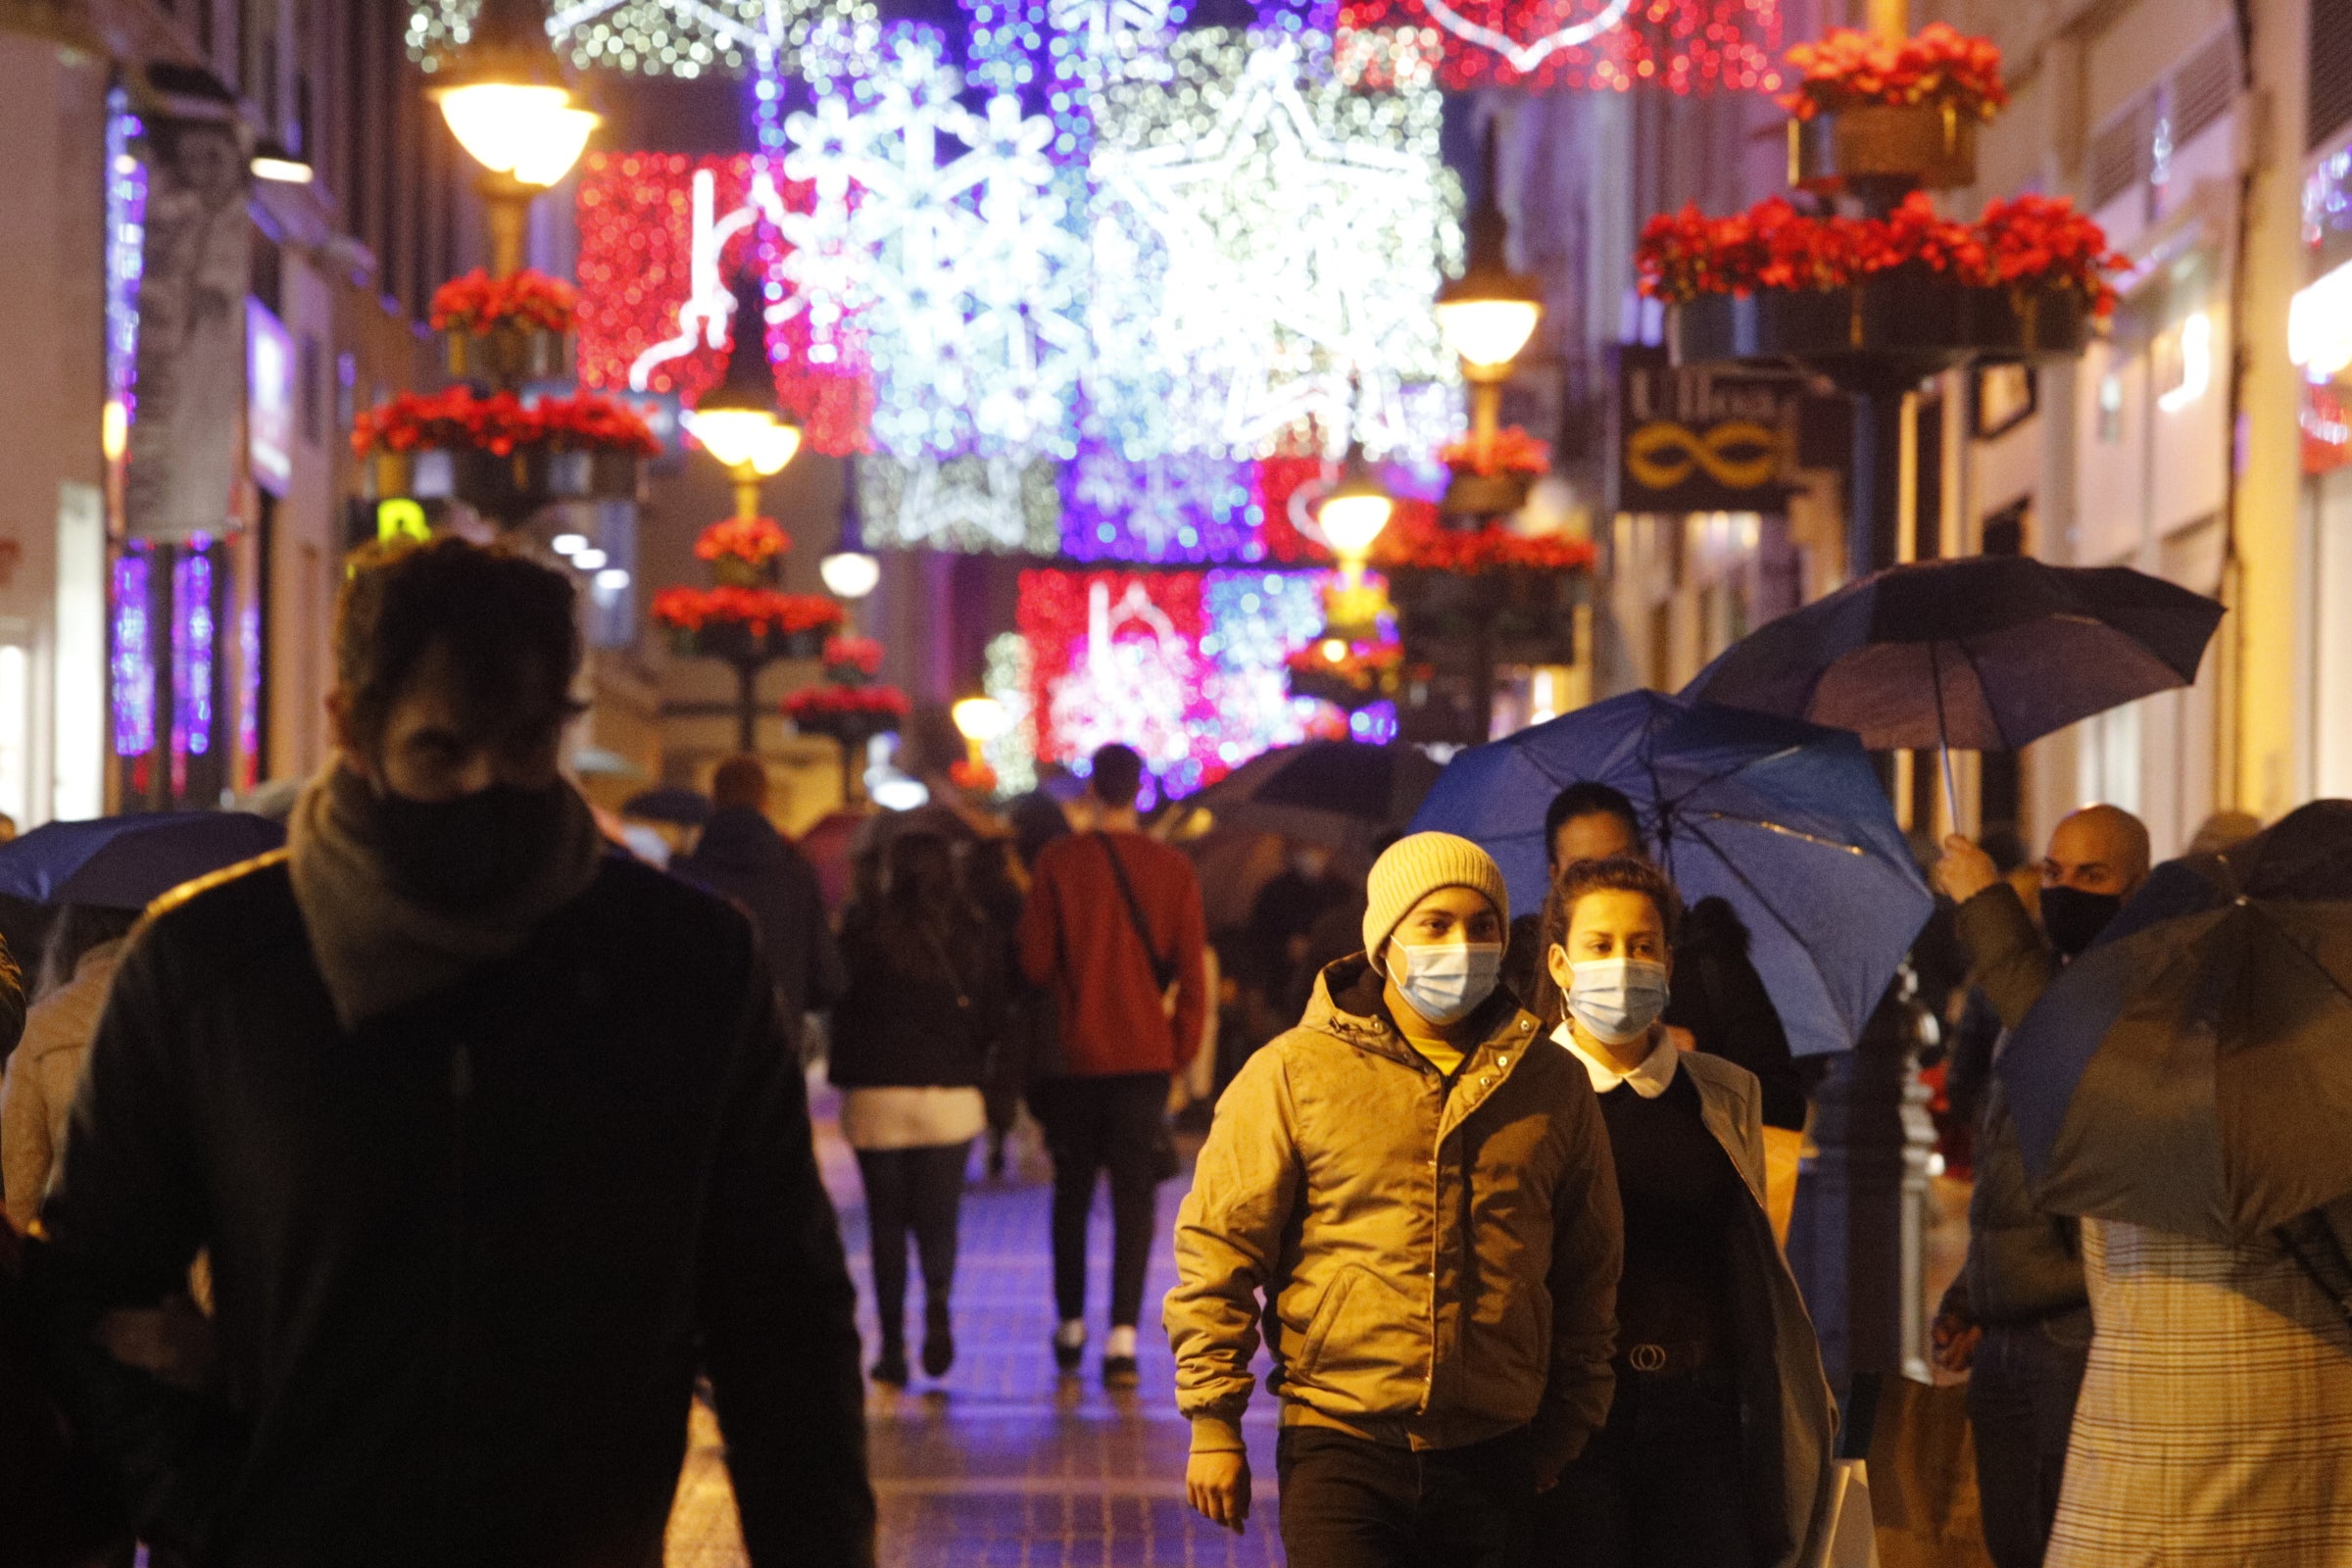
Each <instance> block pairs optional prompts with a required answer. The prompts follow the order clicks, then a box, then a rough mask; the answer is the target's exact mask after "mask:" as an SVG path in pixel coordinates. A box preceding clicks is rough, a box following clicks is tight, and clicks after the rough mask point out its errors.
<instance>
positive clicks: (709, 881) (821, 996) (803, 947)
mask: <svg viewBox="0 0 2352 1568" xmlns="http://www.w3.org/2000/svg"><path fill="white" fill-rule="evenodd" d="M669 868H670V869H671V870H672V871H675V872H677V873H678V874H679V875H681V876H683V877H685V878H687V879H688V880H689V881H692V882H697V883H700V884H701V885H702V886H704V887H706V888H709V889H710V890H711V892H713V893H716V894H718V895H719V896H720V897H722V898H728V899H732V900H734V901H735V902H736V903H737V904H739V905H741V906H743V907H744V908H746V909H748V910H750V911H751V915H752V923H753V925H754V926H755V927H757V928H758V930H759V932H760V948H761V952H762V956H764V957H765V959H766V961H767V970H768V973H769V974H770V975H771V976H773V977H774V979H775V982H776V996H777V1007H778V1009H779V1011H780V1012H781V1014H782V1016H783V1019H784V1022H785V1027H786V1028H787V1029H788V1030H790V1031H791V1033H792V1036H793V1038H794V1039H796V1040H797V1039H799V1037H800V1030H801V1019H802V1016H803V1015H804V1014H806V1013H810V1012H822V1011H824V1010H825V1009H826V1008H827V1007H830V1006H832V1005H833V1004H834V1002H835V1000H837V999H838V998H839V997H840V996H841V989H842V985H843V979H842V970H841V950H840V949H839V948H838V947H837V946H836V945H835V943H834V941H833V928H832V926H831V925H830V924H829V923H828V922H827V921H826V919H825V900H824V894H823V892H822V891H821V890H820V889H819V887H818V885H817V880H816V867H814V866H812V865H810V864H809V859H808V858H807V857H806V856H804V855H802V854H801V852H800V851H799V850H796V849H794V848H793V847H792V844H791V842H790V841H789V840H787V839H786V838H785V837H784V835H783V834H781V833H779V832H777V831H776V828H775V824H774V823H772V822H770V821H769V820H768V819H767V764H766V763H764V762H762V761H760V759H759V758H757V757H751V756H742V757H730V758H728V759H727V760H725V761H723V762H721V763H719V764H718V771H717V772H716V773H714V774H713V775H711V820H710V821H709V822H707V823H705V824H704V826H703V835H702V837H701V838H700V839H698V840H696V841H695V846H694V851H693V853H692V854H690V855H682V856H680V857H678V858H676V859H674V860H672V861H671V862H670V864H669Z"/></svg>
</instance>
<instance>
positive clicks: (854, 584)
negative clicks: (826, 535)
mask: <svg viewBox="0 0 2352 1568" xmlns="http://www.w3.org/2000/svg"><path fill="white" fill-rule="evenodd" d="M816 574H817V576H819V577H821V578H822V579H824V584H825V592H827V593H829V594H831V595H832V596H833V597H834V598H836V599H838V600H840V601H842V602H843V603H844V604H848V605H855V604H857V603H858V600H860V599H863V598H864V597H865V596H866V595H867V594H870V593H872V592H873V591H874V590H875V589H876V588H878V587H880V586H881V583H882V563H880V562H879V561H876V560H875V559H874V558H873V557H872V556H870V555H868V554H866V549H865V527H864V519H863V518H862V517H860V516H859V515H858V473H857V470H856V469H855V468H852V469H851V470H850V471H849V473H848V474H847V476H846V482H845V484H844V486H843V489H842V496H841V536H840V538H839V539H837V540H836V541H835V542H834V545H833V551H832V553H831V554H830V555H828V556H826V557H825V558H824V559H823V560H821V561H819V562H818V563H817V564H816Z"/></svg>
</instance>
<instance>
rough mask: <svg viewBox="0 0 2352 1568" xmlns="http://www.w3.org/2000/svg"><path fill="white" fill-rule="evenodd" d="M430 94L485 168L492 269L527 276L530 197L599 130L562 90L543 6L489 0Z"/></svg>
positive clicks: (567, 168) (534, 0)
mask: <svg viewBox="0 0 2352 1568" xmlns="http://www.w3.org/2000/svg"><path fill="white" fill-rule="evenodd" d="M427 96H429V97H431V98H432V99H434V100H435V101H436V102H438V103H439V104H440V106H441V118H442V119H444V120H446V121H448V122H449V129H450V133H451V134H452V135H454V136H456V137H457V138H458V144H459V145H460V146H462V147H464V148H465V149H466V153H467V154H468V155H470V156H471V157H472V159H473V161H474V162H475V163H477V164H480V165H481V166H482V171H483V173H482V184H481V189H482V195H483V198H484V199H485V200H486V201H487V202H488V204H489V209H490V257H491V270H492V271H493V272H495V273H496V274H497V275H499V276H500V277H505V276H506V275H508V274H509V273H511V272H515V271H519V270H521V268H522V248H523V247H522V241H523V226H524V223H525V221H527V219H528V217H529V214H530V205H531V201H532V199H533V198H534V197H536V196H537V195H538V194H539V192H540V191H542V190H545V189H546V188H547V187H548V186H550V185H553V184H554V183H556V181H558V180H560V179H562V178H563V177H564V175H565V174H567V173H569V172H571V166H572V165H573V164H574V163H577V162H578V161H579V156H580V153H581V150H582V149H584V148H585V147H586V146H587V145H588V134H589V132H591V131H593V130H594V129H596V126H597V116H595V115H593V114H591V113H590V112H589V111H587V110H585V109H582V108H581V107H579V105H578V104H576V103H575V102H573V100H572V95H571V89H570V88H569V87H568V86H566V85H565V84H564V76H563V72H562V69H561V67H560V66H559V65H558V64H557V61H556V57H555V53H554V51H553V50H552V49H550V48H549V47H548V41H547V15H546V12H545V11H544V10H543V9H542V8H541V6H540V4H539V0H483V4H482V9H481V13H480V15H479V16H477V17H476V18H475V19H474V25H473V34H472V37H471V39H470V41H468V42H467V44H466V47H465V49H464V51H463V52H461V53H460V54H459V55H458V56H457V57H456V59H455V60H454V62H452V63H451V64H450V65H448V66H446V67H444V68H443V69H442V73H441V80H440V81H439V82H438V83H437V84H436V85H435V86H433V87H432V88H431V89H430V90H429V91H428V93H427Z"/></svg>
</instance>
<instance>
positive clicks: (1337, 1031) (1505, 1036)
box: [1298, 953, 1537, 1071]
mask: <svg viewBox="0 0 2352 1568" xmlns="http://www.w3.org/2000/svg"><path fill="white" fill-rule="evenodd" d="M1386 992H1387V984H1386V982H1385V981H1383V980H1382V979H1381V977H1380V976H1379V975H1378V974H1376V973H1374V972H1373V969H1372V963H1371V960H1370V959H1369V958H1367V957H1365V956H1364V955H1362V954H1360V953H1358V954H1353V955H1351V956H1348V957H1345V958H1341V959H1340V960H1338V961H1337V962H1335V963H1328V964H1325V965H1324V966H1323V972H1322V973H1321V974H1319V975H1317V976H1316V977H1315V989H1314V994H1313V995H1312V996H1310V997H1308V998H1307V1002H1306V1011H1305V1012H1304V1013H1302V1014H1300V1015H1299V1024H1298V1027H1299V1028H1300V1029H1307V1030H1312V1031H1314V1032H1315V1033H1317V1034H1321V1035H1327V1036H1329V1037H1330V1038H1332V1039H1334V1040H1338V1041H1342V1042H1344V1043H1345V1044H1347V1045H1349V1046H1352V1047H1354V1048H1355V1049H1356V1050H1358V1051H1364V1052H1369V1053H1371V1054H1373V1055H1376V1056H1385V1057H1387V1058H1388V1059H1389V1060H1391V1061H1394V1062H1397V1063H1399V1064H1400V1065H1403V1066H1407V1067H1412V1068H1414V1069H1416V1070H1420V1071H1430V1070H1433V1069H1431V1068H1430V1065H1429V1062H1428V1060H1427V1059H1426V1058H1425V1057H1423V1056H1422V1054H1420V1053H1419V1052H1417V1051H1415V1050H1414V1049H1413V1048H1412V1046H1411V1044H1410V1043H1409V1042H1407V1041H1406V1040H1405V1038H1404V1035H1403V1034H1402V1032H1401V1031H1399V1030H1398V1029H1397V1024H1396V1020H1394V1019H1393V1018H1391V1017H1390V1016H1389V1011H1388V1005H1387V1002H1386V1000H1385V997H1386ZM1521 1021H1522V1009H1521V1007H1520V1005H1519V1002H1518V999H1517V998H1516V997H1514V996H1513V995H1512V994H1511V992H1510V991H1509V989H1508V988H1507V987H1503V986H1497V987H1495V994H1494V995H1493V996H1491V997H1489V998H1488V999H1487V1000H1486V1001H1485V1002H1484V1003H1482V1004H1480V1005H1479V1008H1478V1010H1477V1011H1476V1012H1474V1013H1472V1014H1471V1015H1470V1028H1471V1033H1472V1038H1474V1039H1476V1040H1478V1041H1480V1042H1481V1043H1482V1044H1481V1045H1479V1046H1476V1047H1473V1048H1472V1049H1471V1050H1470V1051H1469V1052H1468V1053H1467V1054H1466V1055H1465V1057H1464V1060H1465V1061H1467V1060H1469V1059H1470V1058H1471V1057H1474V1056H1476V1055H1477V1054H1478V1053H1479V1052H1480V1051H1482V1050H1484V1049H1486V1045H1487V1044H1490V1043H1493V1042H1495V1041H1498V1040H1499V1041H1504V1042H1506V1043H1508V1042H1511V1041H1516V1040H1519V1039H1520V1038H1521V1037H1523V1036H1526V1035H1531V1034H1534V1033H1536V1032H1537V1025H1536V1021H1535V1018H1534V1015H1533V1014H1525V1022H1526V1024H1527V1027H1526V1028H1524V1029H1522V1028H1521V1027H1520V1023H1521Z"/></svg>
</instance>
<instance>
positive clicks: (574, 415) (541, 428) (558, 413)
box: [530, 392, 662, 458]
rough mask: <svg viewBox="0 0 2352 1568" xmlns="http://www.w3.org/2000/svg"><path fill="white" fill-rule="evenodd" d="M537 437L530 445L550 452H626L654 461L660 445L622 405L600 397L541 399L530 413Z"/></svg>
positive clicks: (584, 394)
mask: <svg viewBox="0 0 2352 1568" xmlns="http://www.w3.org/2000/svg"><path fill="white" fill-rule="evenodd" d="M530 415H531V417H532V419H533V420H534V421H535V422H536V425H537V433H536V435H535V436H534V437H533V444H535V445H539V446H544V447H546V448H548V449H549V450H550V451H554V452H628V453H633V454H635V455H636V456H638V457H641V458H658V457H660V456H661V455H662V443H661V442H660V441H659V440H658V439H656V438H655V435H654V432H653V427H652V426H650V425H648V424H647V423H646V422H645V420H644V419H642V418H640V417H638V415H637V411H636V410H634V409H632V408H630V407H629V406H628V405H627V404H625V403H620V402H617V401H615V400H614V399H612V398H609V397H605V396H604V395H602V394H601V393H596V392H582V393H580V394H578V395H577V396H574V397H568V398H541V399H540V400H539V401H538V402H537V403H535V404H533V405H532V406H531V409H530Z"/></svg>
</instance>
